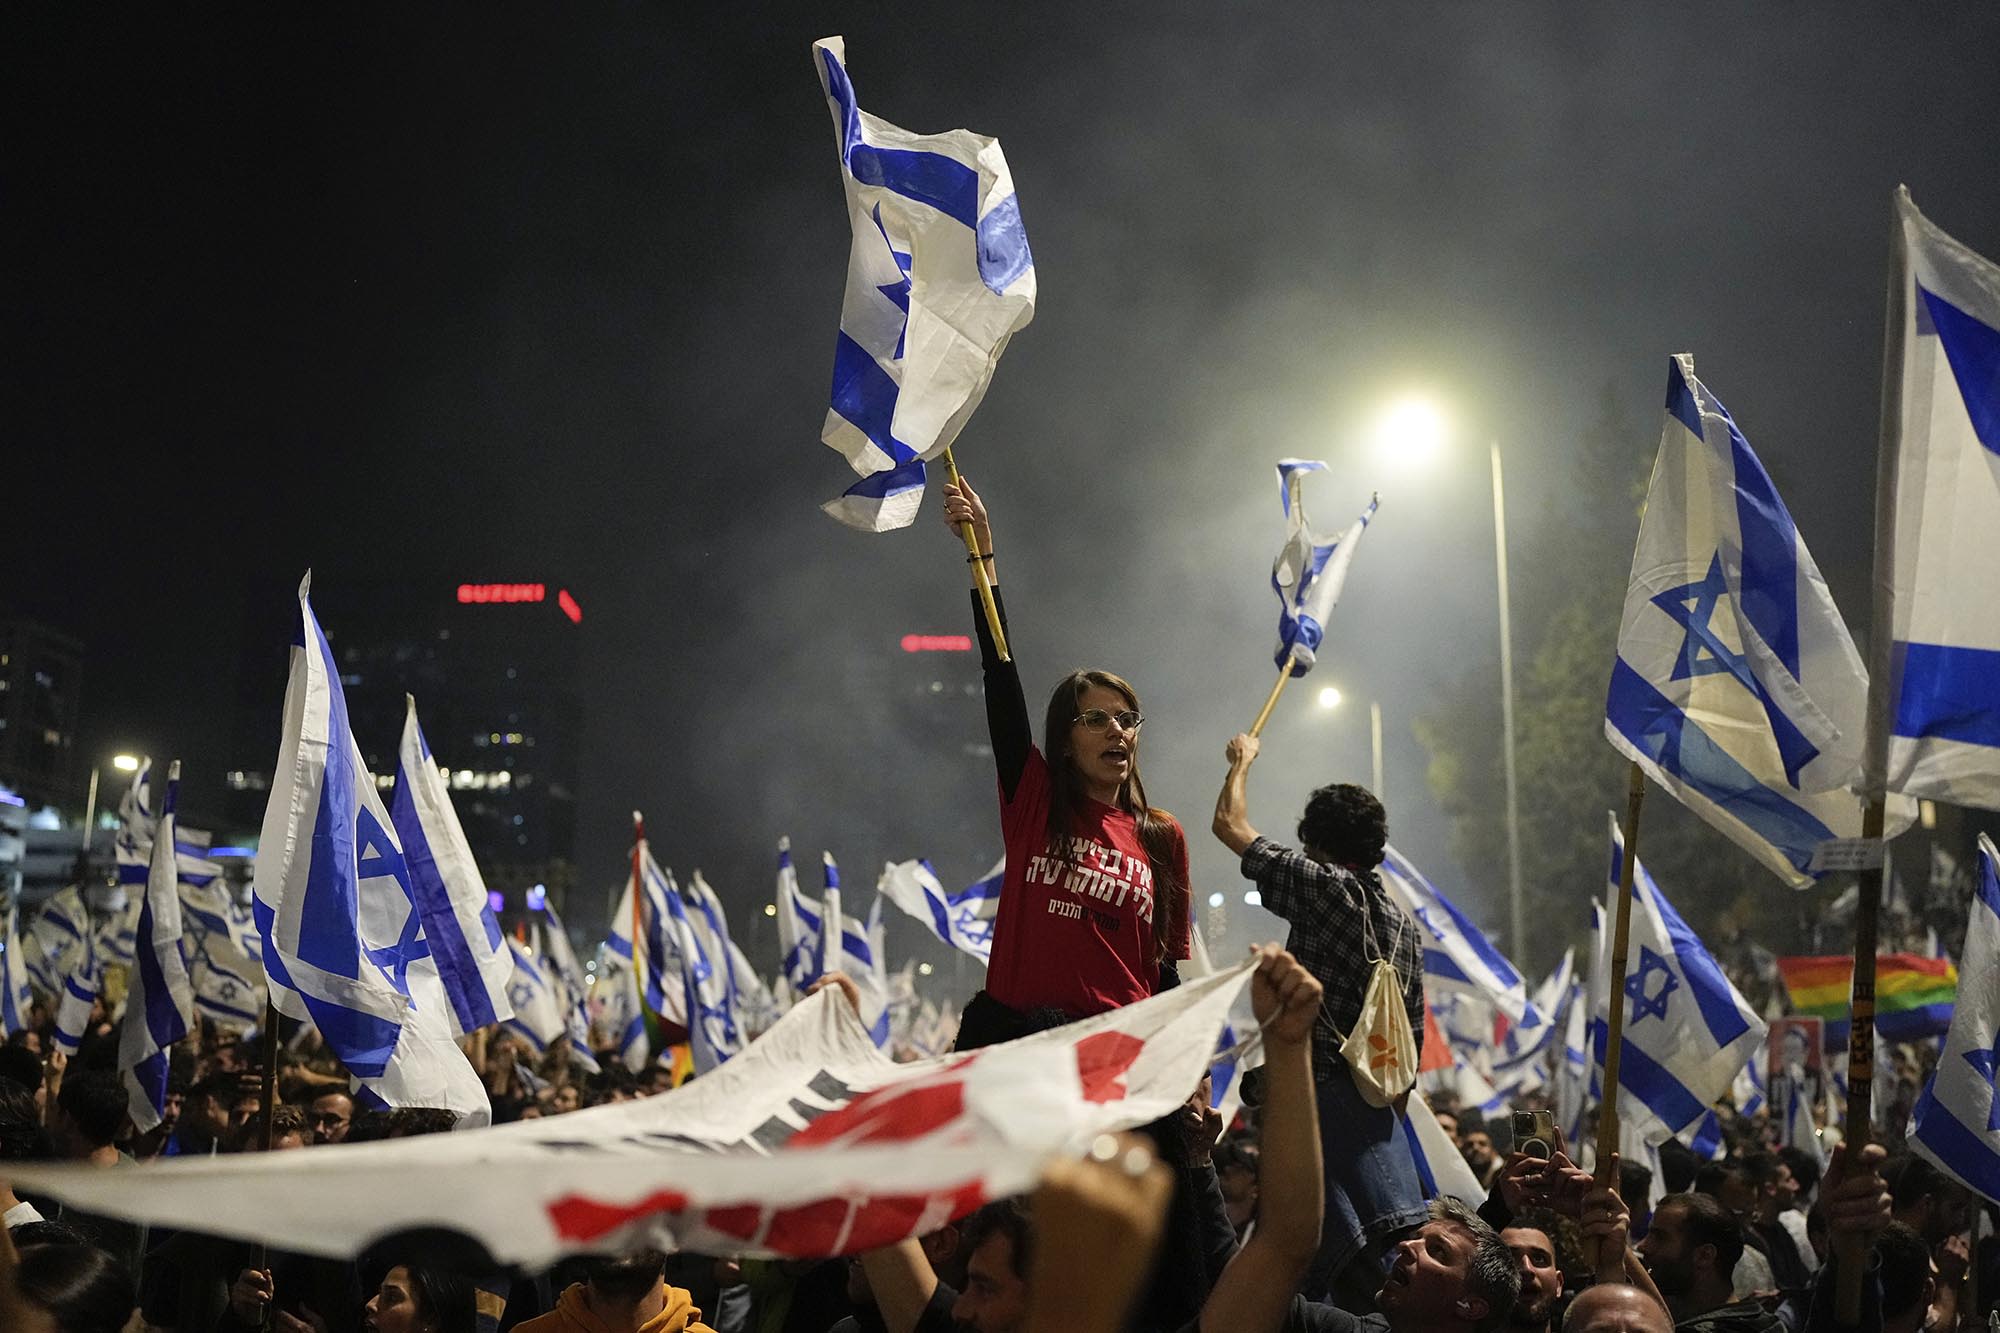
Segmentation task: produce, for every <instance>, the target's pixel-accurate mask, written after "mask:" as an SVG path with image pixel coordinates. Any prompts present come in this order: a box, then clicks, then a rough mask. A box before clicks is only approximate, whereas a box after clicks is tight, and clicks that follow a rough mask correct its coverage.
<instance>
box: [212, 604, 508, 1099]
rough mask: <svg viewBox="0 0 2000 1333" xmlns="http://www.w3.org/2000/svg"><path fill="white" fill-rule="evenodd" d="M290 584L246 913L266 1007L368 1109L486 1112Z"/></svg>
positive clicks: (335, 688) (305, 614) (339, 703)
mask: <svg viewBox="0 0 2000 1333" xmlns="http://www.w3.org/2000/svg"><path fill="white" fill-rule="evenodd" d="M311 583H312V580H311V576H310V575H308V576H307V578H306V579H305V580H304V581H303V582H301V583H300V585H299V637H298V638H297V639H296V640H294V642H293V644H292V663H291V675H290V678H289V680H288V681H287V682H286V686H285V714H284V738H283V741H282V743H281V746H280V749H279V752H278V761H277V763H276V764H275V765H274V767H273V779H272V783H271V797H270V801H269V803H268V804H267V805H266V807H265V810H264V827H263V834H262V837H261V838H260V840H259V842H258V853H257V864H256V871H255V875H254V879H253V900H252V904H251V910H252V911H253V912H254V913H255V914H256V918H257V928H258V931H259V932H260V933H261V934H262V936H263V939H264V970H265V974H266V978H267V980H268V982H269V988H270V1000H271V1004H272V1005H273V1006H274V1007H275V1008H276V1009H277V1010H278V1012H279V1013H282V1014H285V1015H286V1016H288V1017H291V1018H296V1019H300V1020H302V1021H306V1022H310V1023H312V1024H313V1025H314V1026H315V1027H317V1028H318V1029H319V1032H320V1035H321V1036H322V1037H323V1038H324V1039H325V1041H326V1043H327V1046H328V1047H329V1048H330V1049H331V1050H332V1051H333V1053H334V1055H335V1057H336V1058H338V1059H339V1060H340V1062H341V1064H343V1065H345V1066H346V1068H347V1071H348V1073H350V1074H351V1075H353V1076H354V1079H355V1081H356V1085H357V1087H356V1092H355V1095H356V1099H357V1100H358V1101H361V1102H362V1103H364V1104H367V1105H371V1106H385V1105H386V1106H434V1107H443V1108H446V1109H449V1110H453V1111H457V1112H458V1113H459V1114H460V1116H461V1117H462V1119H461V1124H478V1123H484V1122H485V1121H486V1120H488V1119H490V1118H491V1107H490V1106H489V1104H488V1102H487V1099H486V1092H485V1088H484V1087H483V1086H482V1085H481V1083H480V1081H479V1078H478V1075H476V1074H475V1073H474V1072H473V1070H472V1066H471V1065H470V1064H468V1063H467V1062H466V1059H465V1056H464V1054H463V1053H462V1052H461V1051H460V1050H459V1049H458V1047H457V1046H456V1045H454V1044H453V1041H452V1034H451V1020H450V1017H449V1015H448V1013H447V1010H448V1008H449V1005H448V1003H447V1001H446V1000H445V996H444V987H443V985H442V983H441V982H440V981H439V980H438V973H437V967H436V964H435V962H434V961H433V960H432V958H431V952H430V946H429V943H428V941H427V940H426V939H425V938H424V933H423V918H422V916H421V914H420V913H419V912H418V910H417V906H416V894H415V890H414V887H413V886H412V883H411V880H410V872H409V867H408V865H407V863H406V862H405V860H404V857H403V848H402V846H401V844H400V843H399V842H398V841H397V838H396V834H395V828H394V823H393V821H392V820H391V818H390V816H389V812H388V810H387V809H386V808H385V807H384V806H383V804H382V799H381V797H380V796H379V795H378V794H377V791H376V785H375V779H374V776H373V775H372V774H370V773H369V771H368V767H367V765H366V764H365V763H364V762H363V761H362V758H361V751H360V748H359V747H358V746H357V745H356V744H355V741H354V736H353V733H352V731H351V730H350V728H349V726H348V720H347V700H346V698H345V696H344V695H343V694H342V692H341V687H340V673H339V670H338V668H337V667H336V665H335V663H334V660H333V650H332V649H331V648H330V647H329V646H328V645H327V641H326V635H325V634H324V633H323V632H322V631H321V629H320V626H319V621H318V620H317V619H316V618H315V617H314V615H313V610H312V601H311V598H310V592H311Z"/></svg>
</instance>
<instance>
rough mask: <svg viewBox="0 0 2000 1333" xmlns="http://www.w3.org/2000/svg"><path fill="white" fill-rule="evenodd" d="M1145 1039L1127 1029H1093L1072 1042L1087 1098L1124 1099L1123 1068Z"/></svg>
mask: <svg viewBox="0 0 2000 1333" xmlns="http://www.w3.org/2000/svg"><path fill="white" fill-rule="evenodd" d="M1145 1049H1146V1043H1145V1042H1144V1041H1141V1040H1140V1039H1139V1038H1137V1037H1135V1036H1133V1035H1132V1034H1131V1033H1129V1032H1097V1033H1093V1034H1091V1035H1090V1036H1088V1037H1085V1038H1084V1039H1083V1040H1082V1041H1080V1042H1078V1043H1077V1044H1076V1076H1077V1079H1078V1081H1080V1082H1081V1083H1082V1084H1083V1099H1084V1100H1085V1101H1087V1102H1117V1101H1123V1100H1124V1099H1125V1094H1126V1092H1127V1091H1129V1089H1127V1088H1126V1086H1125V1074H1126V1071H1128V1070H1130V1069H1131V1068H1132V1062H1133V1061H1134V1060H1137V1059H1138V1058H1139V1052H1141V1051H1143V1050H1145Z"/></svg>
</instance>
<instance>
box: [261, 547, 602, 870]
mask: <svg viewBox="0 0 2000 1333" xmlns="http://www.w3.org/2000/svg"><path fill="white" fill-rule="evenodd" d="M253 602H254V603H255V604H256V605H257V608H258V609H257V611H256V612H255V613H254V614H253V616H252V618H251V619H252V623H251V626H250V630H249V633H248V635H247V637H246V642H247V643H249V644H251V645H254V647H253V648H252V650H251V652H252V657H251V658H250V660H247V661H246V663H245V671H244V688H243V689H242V690H241V691H239V695H240V697H241V698H242V699H243V704H244V712H243V715H242V717H241V718H240V719H239V722H238V726H237V737H238V742H237V746H236V753H237V754H238V755H239V756H241V757H240V758H239V760H238V761H237V762H238V765H239V766H238V767H235V768H233V769H232V770H231V771H230V772H228V773H227V774H226V781H227V785H228V787H229V793H230V801H231V804H232V806H234V807H237V808H236V809H234V810H233V811H232V813H233V814H234V815H235V816H236V817H237V818H239V819H240V818H244V817H246V816H249V817H251V819H252V822H253V824H254V819H255V818H256V817H258V816H260V815H261V811H262V807H263V803H264V801H265V799H266V797H267V793H268V792H269V789H270V781H271V775H270V766H271V761H272V757H273V756H274V755H275V754H276V753H277V746H278V739H279V723H280V705H281V701H282V698H283V694H284V680H285V670H284V666H283V661H284V658H283V654H282V653H281V652H279V651H277V650H275V649H273V647H272V645H274V644H275V645H278V646H279V647H282V646H283V645H286V644H289V643H290V641H291V632H290V630H289V627H288V621H287V619H285V617H289V615H291V614H294V613H293V612H292V607H293V606H295V605H296V602H295V601H294V599H293V596H292V594H291V592H290V591H289V590H281V589H277V588H268V589H259V591H258V593H257V594H256V596H255V597H254V598H253ZM274 608H275V612H276V614H275V615H274V614H273V611H274ZM313 610H314V613H315V614H316V615H317V616H318V618H319V622H320V627H321V628H322V629H323V630H324V631H325V632H326V637H327V644H328V646H329V647H330V648H331V649H332V651H333V657H334V661H335V663H336V665H337V666H338V668H339V671H340V681H341V688H342V692H343V693H344V695H345V697H346V700H347V709H348V720H349V724H350V725H351V726H352V727H353V729H354V737H355V740H356V742H357V743H358V744H359V745H360V747H361V753H362V756H363V757H364V758H365V759H366V760H367V763H368V767H369V770H370V771H371V772H373V773H374V774H375V777H376V781H378V782H380V783H382V784H384V785H385V787H386V786H387V785H388V784H389V783H390V782H391V781H392V780H393V778H394V776H395V772H396V748H397V745H398V743H399V742H400V740H401V738H402V732H403V717H404V696H405V695H406V694H407V695H413V696H415V698H416V701H417V716H418V719H419V721H420V722H421V723H422V724H423V729H424V737H425V739H426V740H427V741H429V743H430V747H431V755H432V758H433V759H434V760H435V761H436V762H437V763H438V764H439V765H440V766H441V767H443V768H444V769H446V770H448V772H449V778H448V781H449V784H450V787H451V794H452V805H453V808H454V809H456V810H457V812H458V817H459V821H460V823H462V824H463V825H464V826H465V834H466V839H467V841H468V842H470V843H471V845H472V851H473V855H474V856H475V857H476V858H477V860H478V862H479V868H480V872H481V874H482V875H483V876H484V877H485V879H486V883H487V887H488V888H490V889H497V890H501V891H503V892H506V893H508V894H509V895H510V897H511V898H513V903H512V905H514V906H518V905H519V898H518V896H517V895H518V894H519V893H521V892H522V891H524V890H526V889H527V888H529V887H530V886H532V885H535V884H546V885H548V887H549V889H550V892H551V894H552V895H553V896H555V898H556V901H557V902H558V904H560V903H561V902H562V901H563V894H564V891H565V890H566V889H567V887H568V882H569V878H570V875H571V870H570V867H571V866H572V865H573V863H574V860H575V853H576V774H577V755H578V750H579V748H580V746H581V743H582V739H583V736H582V729H583V704H582V695H581V692H580V691H579V690H578V688H577V670H578V666H579V662H580V657H581V654H580V648H581V640H582V635H583V609H582V607H581V605H580V604H579V603H578V601H577V599H576V596H575V594H574V593H572V592H571V591H570V590H569V589H568V588H565V587H562V586H559V585H557V584H553V583H460V584H446V585H443V586H432V585H421V586H416V587H412V586H409V585H407V584H386V583H381V582H372V581H371V582H367V583H358V582H353V581H343V580H340V579H337V578H333V579H325V580H320V581H317V582H316V583H315V585H314V588H313Z"/></svg>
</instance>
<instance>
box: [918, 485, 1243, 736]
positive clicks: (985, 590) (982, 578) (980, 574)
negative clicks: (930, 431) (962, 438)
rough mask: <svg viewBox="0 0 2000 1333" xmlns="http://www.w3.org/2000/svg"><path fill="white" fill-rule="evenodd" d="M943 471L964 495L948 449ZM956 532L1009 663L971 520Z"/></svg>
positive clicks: (995, 642) (998, 646)
mask: <svg viewBox="0 0 2000 1333" xmlns="http://www.w3.org/2000/svg"><path fill="white" fill-rule="evenodd" d="M944 470H945V473H946V475H948V476H949V477H950V478H951V484H952V485H954V486H956V487H958V491H959V494H960V495H963V494H965V483H964V482H962V481H960V480H959V476H958V460H957V459H955V458H953V457H952V456H951V449H950V448H949V447H947V448H946V449H945V451H944ZM958 532H959V535H960V536H961V537H964V538H965V553H966V554H967V555H969V556H971V557H972V577H973V578H974V579H976V580H978V583H979V604H980V605H981V606H983V607H985V608H986V628H987V630H988V631H990V632H991V633H992V635H993V648H994V650H995V651H996V652H998V653H999V654H1000V660H1001V661H1003V662H1011V661H1013V660H1014V658H1013V655H1012V654H1011V653H1009V652H1008V651H1007V631H1006V630H1003V629H1001V628H1000V604H999V603H998V602H995V601H994V600H993V580H992V579H990V578H988V577H987V576H986V562H985V561H984V560H981V559H980V558H979V557H980V554H981V552H980V550H979V539H978V538H976V537H974V536H973V535H972V522H971V520H970V519H968V520H966V521H965V522H963V523H961V524H959V525H958ZM1274 697H1275V696H1274Z"/></svg>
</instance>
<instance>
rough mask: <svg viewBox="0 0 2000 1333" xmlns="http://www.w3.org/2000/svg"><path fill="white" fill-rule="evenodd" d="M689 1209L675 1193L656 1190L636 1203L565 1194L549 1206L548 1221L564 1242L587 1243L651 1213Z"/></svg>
mask: <svg viewBox="0 0 2000 1333" xmlns="http://www.w3.org/2000/svg"><path fill="white" fill-rule="evenodd" d="M687 1206H688V1200H687V1195H685V1194H682V1193H680V1192H679V1191H678V1190H655V1191H654V1192H653V1193H651V1194H648V1195H647V1196H646V1197H645V1198H643V1199H641V1200H639V1201H638V1202H637V1203H627V1204H618V1203H604V1202H602V1201H600V1200H597V1199H586V1198H584V1197H583V1196H582V1195H580V1194H565V1195H564V1196H563V1197H562V1198H560V1199H557V1200H556V1201H555V1202H553V1203H551V1204H550V1205H549V1206H548V1207H549V1222H550V1224H551V1225H553V1226H554V1227H555V1229H556V1234H557V1235H558V1236H561V1237H562V1238H563V1239H564V1240H579V1241H590V1240H596V1239H597V1238H598V1237H599V1236H603V1235H606V1234H607V1233H609V1232H612V1231H616V1230H617V1229H618V1228H619V1227H622V1226H624V1225H625V1224H626V1223H627V1222H635V1221H637V1220H638V1219H640V1218H642V1217H650V1216H652V1215H653V1214H654V1213H678V1212H682V1211H684V1210H685V1209H686V1208H687Z"/></svg>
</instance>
